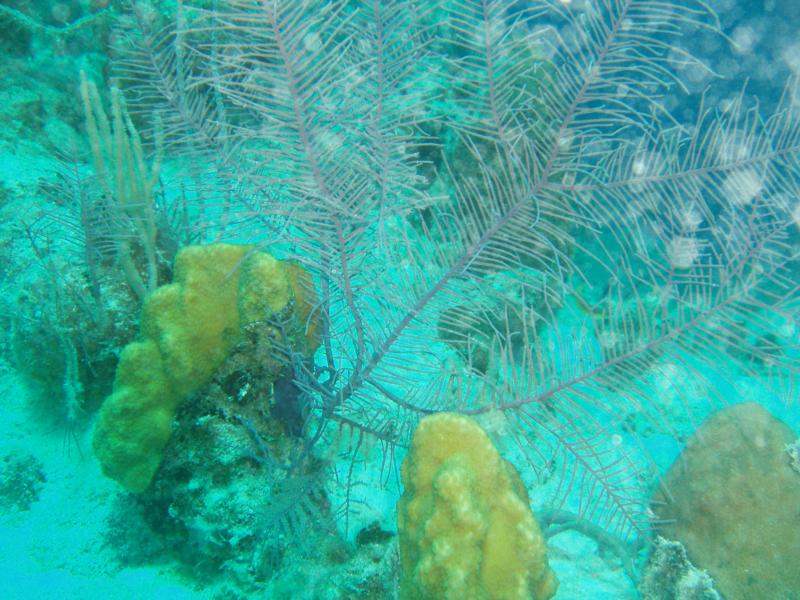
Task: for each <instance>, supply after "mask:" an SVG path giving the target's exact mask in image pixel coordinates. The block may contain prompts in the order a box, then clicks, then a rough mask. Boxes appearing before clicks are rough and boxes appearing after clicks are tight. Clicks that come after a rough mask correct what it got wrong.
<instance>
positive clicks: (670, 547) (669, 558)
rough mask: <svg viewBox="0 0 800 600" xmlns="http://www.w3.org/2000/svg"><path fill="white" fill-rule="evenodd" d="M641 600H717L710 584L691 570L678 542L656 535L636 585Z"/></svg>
mask: <svg viewBox="0 0 800 600" xmlns="http://www.w3.org/2000/svg"><path fill="white" fill-rule="evenodd" d="M639 591H640V592H641V594H642V600H721V597H720V595H719V593H718V592H717V591H716V590H715V589H714V581H713V580H712V579H711V577H710V576H709V574H708V573H707V572H706V571H701V570H700V569H698V568H697V567H695V566H694V565H693V564H692V563H691V562H690V561H689V558H688V557H687V556H686V548H684V547H683V544H681V543H680V542H673V541H670V540H665V539H664V538H662V537H661V536H658V537H657V538H656V541H655V545H654V547H653V551H652V553H651V554H650V559H649V560H648V562H647V567H645V571H644V574H643V575H642V580H641V583H640V585H639Z"/></svg>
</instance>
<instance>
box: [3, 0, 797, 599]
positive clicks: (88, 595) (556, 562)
mask: <svg viewBox="0 0 800 600" xmlns="http://www.w3.org/2000/svg"><path fill="white" fill-rule="evenodd" d="M711 5H712V6H713V7H714V8H716V9H717V10H718V12H719V13H720V15H721V21H722V24H723V26H724V27H726V28H727V32H728V33H729V34H730V35H731V38H732V39H733V40H736V41H737V42H738V43H739V47H738V49H736V48H735V49H734V51H733V52H731V49H730V48H725V47H724V45H723V44H722V43H720V42H717V43H716V45H715V46H713V47H711V48H707V47H706V48H697V49H696V51H697V52H698V53H700V52H703V53H704V54H705V55H706V56H710V57H711V59H710V63H711V64H712V66H713V67H714V68H715V70H716V71H717V72H718V73H719V74H720V75H722V76H724V77H726V78H727V79H724V80H722V84H721V86H720V87H721V88H722V90H723V91H722V92H720V94H721V95H720V97H724V95H725V94H726V93H729V92H730V91H731V90H735V89H738V88H739V87H740V86H741V85H742V82H743V80H744V79H745V78H750V79H751V85H752V87H753V88H755V89H756V90H758V91H759V92H766V93H767V94H768V95H772V97H773V98H774V94H776V90H779V89H780V87H781V85H780V84H779V82H780V81H783V80H784V79H785V78H786V76H787V75H790V74H795V75H800V35H798V34H797V31H800V26H792V23H795V24H798V25H800V15H799V14H798V12H800V11H797V10H795V9H794V8H793V2H792V1H791V0H784V1H779V0H768V1H766V2H752V3H746V2H741V1H740V0H716V1H714V2H711ZM699 43H700V42H698V44H699ZM714 57H719V60H718V61H716V62H715V60H716V59H715V58H714ZM4 85H5V89H3V90H0V96H2V98H3V99H4V100H6V101H4V102H2V109H0V110H2V111H3V112H4V113H5V114H4V116H5V117H6V118H9V119H13V114H11V111H12V110H13V104H14V103H13V102H8V101H7V100H8V98H9V95H13V94H15V93H19V90H21V89H23V88H24V87H25V85H26V80H25V78H24V75H23V76H20V78H19V79H17V80H16V81H6V83H5V84H4ZM708 85H712V86H713V85H714V82H711V81H708V80H707V79H705V78H704V77H701V76H698V77H697V85H696V89H694V90H690V91H692V92H694V93H695V94H697V93H699V92H700V91H702V90H703V89H705V87H706V86H708ZM51 91H52V90H50V91H49V90H47V89H46V88H45V87H42V88H40V89H39V90H38V92H39V93H41V94H48V93H51ZM765 104H766V105H769V100H768V101H767V102H766V103H765ZM680 110H681V107H680V106H678V107H676V111H677V112H680ZM53 165H54V163H53V162H52V160H51V158H49V155H48V152H47V150H46V149H45V148H44V147H43V146H42V145H41V144H40V143H39V142H38V141H36V140H20V139H10V138H9V137H8V136H3V137H2V139H0V180H1V181H2V182H3V184H4V186H5V187H6V188H8V189H9V190H11V191H12V192H13V193H14V194H15V195H16V196H17V197H18V198H25V197H27V198H31V199H33V198H37V197H39V196H38V192H37V182H38V179H39V177H41V176H44V175H47V174H48V173H49V172H51V171H52V168H53ZM735 387H737V388H739V391H742V392H744V394H746V397H747V398H748V399H750V400H754V399H759V400H760V401H761V402H762V403H764V404H766V405H769V407H770V408H771V410H772V411H773V413H774V414H775V415H776V416H779V417H782V418H784V419H786V420H787V421H789V422H790V424H791V425H792V426H793V427H794V428H795V431H799V430H800V428H799V427H798V425H799V424H798V422H797V420H796V419H793V416H794V415H796V413H797V410H796V407H797V406H796V404H792V401H791V399H789V400H788V403H787V399H786V398H776V397H771V396H767V395H766V393H765V392H764V391H763V389H761V388H760V386H759V385H758V384H757V383H754V382H751V381H747V380H741V381H738V382H736V386H735ZM0 401H1V402H2V407H3V410H2V416H3V418H2V419H0V456H5V455H7V454H9V453H14V452H15V451H18V450H22V451H24V452H27V453H30V454H32V455H33V456H35V457H36V458H37V459H38V460H39V461H41V463H42V465H43V471H44V475H45V476H46V481H45V482H44V484H43V486H42V488H41V492H40V495H39V498H38V500H36V501H35V502H33V503H32V504H31V506H30V508H29V509H27V510H21V511H15V510H9V511H5V512H3V513H2V514H0V599H3V600H27V599H37V600H48V599H51V598H52V599H56V598H58V599H76V600H78V599H80V600H93V599H98V600H99V599H104V600H105V599H109V598H114V599H120V600H128V599H131V600H133V599H154V600H158V599H165V600H166V599H170V600H179V599H183V598H187V599H189V598H211V597H212V595H213V593H214V590H202V589H196V587H195V584H194V583H193V582H192V581H191V580H190V579H189V578H187V577H185V576H183V575H182V574H181V572H180V567H179V565H177V564H176V563H174V562H171V561H170V560H169V559H165V561H164V562H163V564H157V565H152V566H148V567H143V568H121V567H120V566H119V565H118V563H117V562H116V558H115V553H114V552H113V551H112V549H111V547H110V546H109V543H110V542H109V541H108V539H107V536H106V532H107V528H108V525H107V518H108V517H109V515H110V513H111V512H112V511H113V510H114V498H115V496H117V495H118V494H120V493H121V492H120V491H119V488H118V486H117V485H116V484H115V483H114V482H112V481H110V480H108V479H106V478H105V477H103V476H102V474H101V473H100V469H99V466H98V464H97V461H96V460H95V459H94V458H93V457H92V455H91V451H90V442H89V435H90V433H89V432H88V431H86V432H84V433H83V434H82V436H83V437H82V439H80V440H79V443H80V446H81V448H82V456H81V454H80V453H79V452H78V451H77V450H76V449H75V447H74V446H73V447H72V449H71V451H69V452H67V451H66V450H65V447H64V439H63V433H62V432H61V431H52V430H47V429H43V428H42V426H41V424H40V423H38V422H37V421H35V420H33V419H32V418H31V416H30V413H29V411H28V410H27V407H26V399H25V391H24V389H23V387H22V385H21V382H20V380H19V379H18V377H17V376H16V375H15V373H14V372H13V369H12V368H11V367H10V365H8V364H7V363H3V364H0ZM792 421H793V422H792ZM670 460H671V456H669V455H667V454H665V455H663V456H662V457H661V461H662V462H663V463H665V464H668V463H669V461H670ZM375 501H376V502H382V501H383V499H381V498H376V499H375ZM388 508H390V507H388ZM388 521H391V517H390V518H389V519H388ZM549 546H550V550H549V552H550V564H551V566H552V567H553V569H554V570H555V571H556V574H557V576H558V578H559V580H560V588H559V592H558V595H557V598H558V599H559V600H571V599H575V600H577V599H582V600H593V599H598V600H599V599H608V598H616V599H619V600H626V599H629V598H630V599H633V598H636V597H637V593H636V591H635V587H634V584H633V583H632V582H631V581H630V579H629V578H628V577H627V575H626V574H625V573H624V571H623V570H622V568H621V565H620V563H619V561H618V560H617V559H616V558H614V557H613V556H611V557H609V556H606V557H604V556H602V555H601V553H599V552H598V548H597V544H596V543H595V542H594V541H593V540H591V539H588V538H586V537H583V536H581V535H579V534H576V533H571V532H566V533H562V534H559V535H557V536H556V537H554V538H553V539H552V540H550V544H549ZM288 568H291V566H289V567H288ZM287 576H290V574H287ZM298 597H300V596H298ZM330 597H331V598H333V597H337V596H335V595H331V596H330Z"/></svg>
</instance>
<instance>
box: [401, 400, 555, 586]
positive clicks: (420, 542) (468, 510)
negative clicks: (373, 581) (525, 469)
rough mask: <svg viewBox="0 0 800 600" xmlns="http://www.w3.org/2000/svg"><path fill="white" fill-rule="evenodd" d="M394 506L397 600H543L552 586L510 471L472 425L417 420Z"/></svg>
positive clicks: (455, 418) (454, 418)
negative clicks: (399, 572)
mask: <svg viewBox="0 0 800 600" xmlns="http://www.w3.org/2000/svg"><path fill="white" fill-rule="evenodd" d="M402 477H403V484H404V486H405V491H404V493H403V496H402V498H401V499H400V501H399V503H398V507H397V521H398V534H399V539H400V562H401V569H402V579H401V598H403V599H404V600H411V599H416V600H426V599H430V600H433V599H436V600H450V599H452V600H456V599H458V600H461V599H470V600H531V599H533V600H546V599H548V598H552V597H553V596H554V595H555V592H556V588H557V586H558V583H557V581H556V578H555V575H554V574H553V572H552V571H551V570H550V568H549V566H548V563H547V552H546V548H545V542H544V537H543V536H542V533H541V531H540V529H539V525H538V523H537V522H536V519H535V518H534V516H533V513H532V512H531V510H530V508H529V507H528V497H527V494H526V493H525V491H524V488H523V487H522V486H521V482H520V480H519V476H518V475H517V473H516V471H515V470H514V468H513V467H512V466H511V465H510V464H509V463H507V462H506V461H505V460H503V459H502V458H501V457H500V455H499V453H498V452H497V450H496V449H495V447H494V445H493V444H492V442H491V440H490V439H489V437H488V436H487V435H486V433H484V431H483V430H482V429H481V428H480V426H479V425H478V424H477V423H475V422H474V421H473V420H472V419H470V418H468V417H465V416H462V415H457V414H451V413H441V414H437V415H432V416H429V417H426V418H425V419H423V420H422V421H421V422H420V424H419V426H418V427H417V430H416V431H415V432H414V436H413V438H412V440H411V448H410V449H409V453H408V456H407V457H406V459H405V461H404V462H403V466H402Z"/></svg>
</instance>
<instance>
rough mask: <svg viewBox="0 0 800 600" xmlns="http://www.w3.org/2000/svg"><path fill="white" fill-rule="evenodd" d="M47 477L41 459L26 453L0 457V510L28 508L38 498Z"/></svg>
mask: <svg viewBox="0 0 800 600" xmlns="http://www.w3.org/2000/svg"><path fill="white" fill-rule="evenodd" d="M45 481H47V477H45V474H44V467H43V465H42V463H41V461H40V460H39V459H38V458H36V457H35V456H33V455H32V454H28V453H16V452H11V453H8V454H6V455H5V456H3V457H2V458H0V510H3V511H20V510H28V509H29V508H30V507H31V504H33V503H34V502H36V501H37V500H38V499H39V493H40V492H41V490H42V487H43V486H44V483H45Z"/></svg>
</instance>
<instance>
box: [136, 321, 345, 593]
mask: <svg viewBox="0 0 800 600" xmlns="http://www.w3.org/2000/svg"><path fill="white" fill-rule="evenodd" d="M286 327H287V321H286V320H281V325H280V326H278V325H276V324H273V323H266V322H264V323H259V324H255V325H251V326H248V327H246V328H245V331H244V332H243V334H242V339H241V341H240V342H239V343H238V344H236V346H234V348H233V349H232V350H231V352H230V354H229V356H228V357H227V358H226V359H225V361H224V362H223V363H222V365H220V366H219V368H218V369H217V370H216V372H215V374H214V376H213V377H212V379H211V381H210V382H209V384H208V385H207V386H206V387H205V388H204V389H203V390H201V391H200V392H198V393H197V394H195V395H194V397H193V398H192V401H191V402H185V403H183V404H182V405H181V407H180V408H179V409H178V411H177V413H176V415H175V418H174V420H173V427H172V429H173V434H172V436H171V438H170V440H169V442H168V444H167V446H166V447H165V449H164V455H163V460H162V462H161V465H160V467H159V469H158V471H157V472H156V474H155V477H154V479H153V483H152V485H151V486H150V487H149V488H148V489H147V490H146V491H145V492H144V493H143V494H141V495H140V496H139V497H138V499H137V500H135V501H136V502H140V503H142V504H143V506H144V508H143V511H144V517H145V519H146V520H147V521H148V522H149V523H150V524H151V527H152V528H153V530H155V531H156V532H157V535H159V536H161V538H162V539H163V540H164V542H165V544H166V545H167V546H168V547H171V548H172V549H173V550H174V552H175V553H176V554H177V555H178V557H179V558H180V560H181V561H182V562H183V563H185V564H187V565H190V566H191V568H192V569H193V572H194V575H195V576H196V577H197V578H198V579H200V580H204V581H211V580H213V579H215V578H216V577H217V576H218V575H225V576H227V577H228V578H229V579H230V580H231V581H233V582H235V584H236V586H239V587H240V588H241V589H244V590H252V589H254V588H255V587H258V586H261V585H263V584H265V582H266V581H267V580H268V579H270V578H271V577H272V576H273V575H274V574H275V573H276V572H277V570H278V569H279V568H280V567H281V565H283V564H284V563H294V562H296V561H301V560H303V558H304V557H307V556H308V555H309V554H311V555H313V553H314V552H315V551H319V552H320V553H322V554H323V555H324V554H325V553H326V552H328V551H329V549H330V547H331V544H333V545H334V546H335V542H336V540H335V539H334V536H332V535H331V532H332V530H334V529H335V524H334V523H333V516H332V514H331V508H330V505H329V502H328V499H327V497H326V495H325V493H324V484H325V482H326V477H327V475H328V470H327V469H326V465H325V464H324V463H323V462H322V461H320V460H318V459H316V458H314V457H313V456H311V455H305V456H304V451H305V448H304V440H303V438H302V437H300V436H299V435H297V433H299V431H298V421H300V422H301V421H302V418H301V414H300V413H302V411H303V408H304V407H303V401H304V399H303V396H302V393H301V392H300V391H299V390H297V389H296V388H293V387H292V386H291V385H284V384H282V383H281V382H283V381H286V380H291V378H292V375H291V373H289V371H288V369H289V367H288V366H287V364H286V361H285V357H283V355H282V354H281V353H280V352H279V351H278V345H279V343H278V338H279V337H280V336H281V335H283V334H289V335H294V333H293V332H292V331H291V330H288V329H287V328H286ZM296 327H297V328H299V324H296ZM279 330H280V332H279ZM295 333H297V332H295ZM293 432H294V434H293ZM287 555H290V556H291V557H292V560H291V561H289V560H286V558H285V557H286V556H287Z"/></svg>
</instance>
